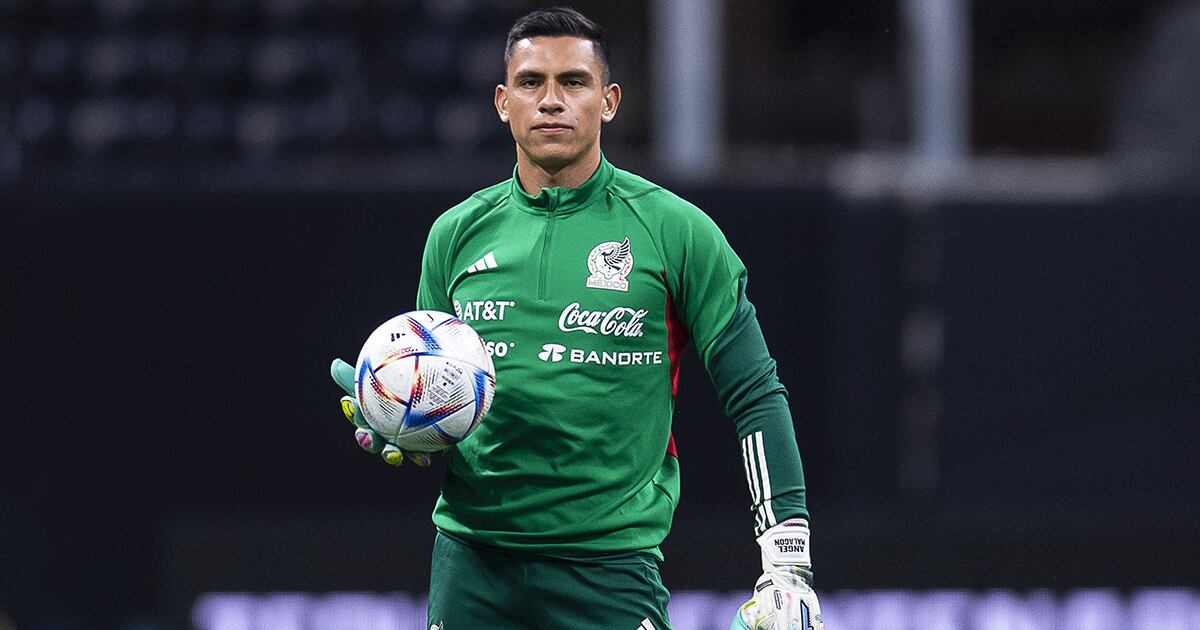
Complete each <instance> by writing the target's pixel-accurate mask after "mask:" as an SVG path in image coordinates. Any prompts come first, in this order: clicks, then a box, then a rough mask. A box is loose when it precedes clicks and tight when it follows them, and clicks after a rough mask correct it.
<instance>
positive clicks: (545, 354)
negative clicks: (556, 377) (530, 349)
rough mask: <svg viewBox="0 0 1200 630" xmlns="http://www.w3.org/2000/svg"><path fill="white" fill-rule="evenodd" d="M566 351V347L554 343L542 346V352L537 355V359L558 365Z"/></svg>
mask: <svg viewBox="0 0 1200 630" xmlns="http://www.w3.org/2000/svg"><path fill="white" fill-rule="evenodd" d="M566 351H567V347H566V346H560V345H559V344H556V343H547V344H543V345H542V351H541V352H539V353H538V358H539V359H541V360H543V361H549V362H550V363H558V362H559V361H562V359H563V353H564V352H566Z"/></svg>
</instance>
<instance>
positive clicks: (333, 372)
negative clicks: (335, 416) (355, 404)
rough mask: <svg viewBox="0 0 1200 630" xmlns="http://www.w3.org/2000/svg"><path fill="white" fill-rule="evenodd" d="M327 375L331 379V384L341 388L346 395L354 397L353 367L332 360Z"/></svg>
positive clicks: (339, 360)
mask: <svg viewBox="0 0 1200 630" xmlns="http://www.w3.org/2000/svg"><path fill="white" fill-rule="evenodd" d="M329 375H330V376H332V377H333V382H335V383H337V384H338V387H341V388H342V391H344V392H346V394H348V395H350V396H353V395H354V366H353V365H350V364H349V363H346V362H345V361H343V360H341V359H334V360H333V363H332V364H331V365H330V366H329Z"/></svg>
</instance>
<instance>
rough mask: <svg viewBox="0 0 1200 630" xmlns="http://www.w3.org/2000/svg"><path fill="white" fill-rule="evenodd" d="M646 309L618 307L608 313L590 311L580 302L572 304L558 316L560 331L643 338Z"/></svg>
mask: <svg viewBox="0 0 1200 630" xmlns="http://www.w3.org/2000/svg"><path fill="white" fill-rule="evenodd" d="M646 312H647V311H646V309H643V308H639V309H632V308H629V307H628V306H618V307H616V308H613V309H611V310H608V311H588V310H584V309H583V308H580V305H579V302H571V303H570V304H568V305H567V307H566V308H564V309H563V311H562V314H560V315H559V316H558V329H559V330H561V331H563V332H575V331H577V330H582V331H583V332H585V333H588V334H592V335H609V336H612V337H641V336H642V318H643V317H645V316H646Z"/></svg>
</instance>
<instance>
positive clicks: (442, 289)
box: [417, 215, 454, 315]
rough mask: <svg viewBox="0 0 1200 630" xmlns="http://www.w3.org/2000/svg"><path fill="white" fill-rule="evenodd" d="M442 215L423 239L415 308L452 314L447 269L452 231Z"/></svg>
mask: <svg viewBox="0 0 1200 630" xmlns="http://www.w3.org/2000/svg"><path fill="white" fill-rule="evenodd" d="M447 224H448V219H447V217H446V216H445V215H443V216H442V217H440V218H439V219H438V220H437V221H435V222H434V224H433V226H432V227H431V228H429V236H428V238H426V239H425V252H424V253H423V254H422V255H421V277H420V279H419V280H418V282H417V308H418V309H421V310H434V311H442V312H444V313H450V314H452V315H453V314H454V305H453V303H452V302H451V301H450V278H449V274H448V270H449V268H450V266H449V265H450V261H448V260H446V257H447V256H450V255H451V251H452V250H451V248H450V247H449V240H450V238H451V236H452V230H450V229H448V227H449V226H448V225H447Z"/></svg>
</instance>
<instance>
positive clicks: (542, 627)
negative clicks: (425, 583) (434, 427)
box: [429, 533, 671, 630]
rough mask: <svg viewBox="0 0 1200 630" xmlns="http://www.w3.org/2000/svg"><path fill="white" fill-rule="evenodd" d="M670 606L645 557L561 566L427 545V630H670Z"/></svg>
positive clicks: (447, 541)
mask: <svg viewBox="0 0 1200 630" xmlns="http://www.w3.org/2000/svg"><path fill="white" fill-rule="evenodd" d="M668 598H669V595H668V593H667V589H666V588H665V587H664V586H663V584H662V578H661V577H660V576H659V573H658V561H657V560H656V559H655V558H654V557H653V556H651V555H649V554H646V553H640V552H634V553H625V554H616V555H611V556H605V557H603V558H595V559H591V558H589V559H571V560H567V559H558V558H547V557H544V556H534V555H530V554H523V553H518V552H513V551H509V550H504V549H497V548H494V547H481V546H478V545H473V544H469V543H466V542H464V541H462V540H460V539H456V538H451V537H450V536H447V535H446V534H443V533H439V534H438V535H437V540H435V541H434V544H433V564H432V569H431V572H430V578H429V627H430V629H431V630H433V629H434V628H435V627H436V630H558V629H560V628H572V629H578V630H670V628H671V625H670V623H669V621H668V620H667V599H668Z"/></svg>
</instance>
